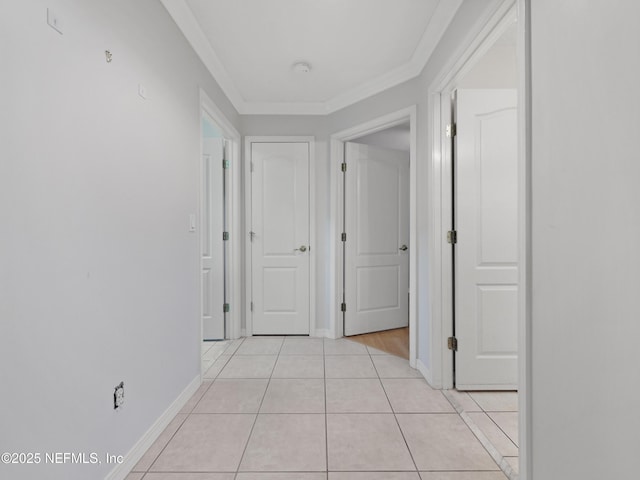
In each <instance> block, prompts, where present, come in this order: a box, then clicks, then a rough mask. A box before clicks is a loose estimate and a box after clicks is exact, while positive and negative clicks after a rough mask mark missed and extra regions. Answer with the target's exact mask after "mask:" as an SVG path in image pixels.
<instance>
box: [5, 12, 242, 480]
mask: <svg viewBox="0 0 640 480" xmlns="http://www.w3.org/2000/svg"><path fill="white" fill-rule="evenodd" d="M2 6H3V11H4V14H3V15H1V16H0V36H1V37H0V58H1V59H2V74H1V75H0V219H1V227H0V228H1V229H2V230H1V235H0V292H2V293H1V294H0V338H2V348H0V385H1V387H0V389H1V391H2V401H1V404H2V408H1V409H0V451H2V452H5V451H8V452H86V453H89V452H97V453H99V454H100V455H101V456H102V455H103V454H105V453H107V452H108V453H111V454H114V455H124V454H126V453H127V452H128V451H129V449H130V448H131V447H132V446H133V445H134V443H135V442H136V441H138V440H139V439H140V438H141V437H142V435H143V434H144V432H145V431H146V430H147V429H148V428H149V427H150V426H151V425H152V424H153V422H154V421H156V420H157V419H158V418H159V417H160V416H161V414H162V413H163V412H164V411H165V409H166V408H167V407H168V406H169V405H170V404H171V403H172V402H173V401H174V400H175V399H176V398H177V397H178V396H179V394H180V393H181V392H182V391H183V390H184V389H185V387H187V385H188V384H189V383H190V382H191V381H192V380H194V379H195V378H196V377H197V376H198V375H199V373H200V362H199V355H200V346H199V337H200V320H199V294H198V284H197V279H198V246H197V238H198V237H197V235H196V234H192V233H188V232H187V227H188V215H189V214H190V213H192V212H193V213H195V212H197V205H198V203H197V192H198V177H197V173H198V159H199V153H200V108H199V88H198V87H199V86H202V87H203V88H204V89H205V90H206V91H207V93H208V94H209V96H210V97H211V98H213V99H214V100H215V101H216V102H217V103H218V106H219V107H220V109H221V110H223V111H224V112H225V114H226V115H227V116H228V118H229V120H230V121H232V122H233V123H235V124H236V125H238V124H239V117H238V115H237V113H236V112H235V110H234V109H233V107H231V105H230V104H229V102H228V101H227V100H226V98H225V97H224V95H223V94H222V93H221V91H220V89H219V88H218V86H217V85H216V84H215V83H214V81H213V80H212V78H211V77H210V76H209V75H208V73H207V71H206V70H205V68H204V67H203V66H202V65H201V63H200V61H199V60H198V59H197V57H196V55H195V54H194V53H193V51H192V50H191V49H190V48H189V47H188V45H187V43H186V41H185V40H184V37H183V36H182V34H181V33H180V32H179V31H178V29H177V27H176V26H175V25H174V23H173V21H172V20H171V19H170V17H169V15H168V14H167V13H166V11H165V10H164V9H163V8H162V6H161V5H160V3H159V2H157V1H155V0H136V1H135V2H131V1H127V0H111V1H109V2H105V1H101V0H49V1H48V2H45V1H41V0H30V1H28V2H25V1H21V0H11V1H7V0H5V1H3V2H2ZM47 7H51V8H53V9H54V10H55V11H56V12H57V14H58V15H59V16H60V17H61V18H62V20H63V25H64V35H60V34H58V33H57V32H56V31H54V30H53V29H51V28H50V27H48V26H47V24H46V8H47ZM107 49H108V50H111V52H112V53H113V61H112V63H106V61H105V54H104V51H105V50H107ZM139 82H141V83H143V84H144V85H145V86H146V88H147V93H148V99H147V100H143V99H142V98H140V97H139V96H138V92H137V90H138V83H139ZM121 380H124V382H125V404H124V407H123V408H122V409H121V411H119V412H117V413H116V412H114V410H113V408H112V394H113V388H114V387H115V385H116V384H117V383H119V382H120V381H121ZM112 468H113V466H112V465H106V464H104V463H103V464H102V465H100V466H95V465H89V466H79V465H54V466H52V465H44V464H40V465H37V466H36V465H30V466H27V465H17V466H6V465H0V477H2V478H11V479H33V478H60V479H62V478H64V479H69V480H73V479H79V480H80V479H82V480H86V479H98V478H100V479H101V478H104V477H105V475H106V474H107V473H108V472H109V471H110V470H111V469H112Z"/></svg>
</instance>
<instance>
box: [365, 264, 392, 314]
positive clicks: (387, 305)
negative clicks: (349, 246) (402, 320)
mask: <svg viewBox="0 0 640 480" xmlns="http://www.w3.org/2000/svg"><path fill="white" fill-rule="evenodd" d="M399 283H400V266H399V265H389V266H375V267H360V268H358V274H357V285H358V303H357V309H358V312H372V311H380V310H389V309H396V308H398V307H399V306H400V305H399V298H398V290H399V287H400V285H399Z"/></svg>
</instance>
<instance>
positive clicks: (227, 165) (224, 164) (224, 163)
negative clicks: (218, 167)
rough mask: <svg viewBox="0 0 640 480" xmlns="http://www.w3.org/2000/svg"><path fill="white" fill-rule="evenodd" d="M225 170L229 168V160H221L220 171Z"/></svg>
mask: <svg viewBox="0 0 640 480" xmlns="http://www.w3.org/2000/svg"><path fill="white" fill-rule="evenodd" d="M227 168H229V160H227V159H225V158H223V159H222V169H223V170H226V169H227Z"/></svg>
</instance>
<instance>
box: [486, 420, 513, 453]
mask: <svg viewBox="0 0 640 480" xmlns="http://www.w3.org/2000/svg"><path fill="white" fill-rule="evenodd" d="M491 413H513V412H484V414H485V415H486V416H487V417H488V418H489V420H491V421H492V422H493V424H494V425H495V426H496V427H498V429H499V430H500V431H501V432H502V433H503V434H504V436H505V437H507V438H508V439H509V441H510V442H511V443H513V445H514V446H515V447H516V448H517V449H518V456H520V447H519V446H518V445H516V442H514V441H513V440H512V439H511V436H510V435H509V434H508V433H507V432H505V431H504V429H503V428H502V427H501V426H500V424H499V423H498V422H496V421H495V420H494V419H493V417H492V416H491Z"/></svg>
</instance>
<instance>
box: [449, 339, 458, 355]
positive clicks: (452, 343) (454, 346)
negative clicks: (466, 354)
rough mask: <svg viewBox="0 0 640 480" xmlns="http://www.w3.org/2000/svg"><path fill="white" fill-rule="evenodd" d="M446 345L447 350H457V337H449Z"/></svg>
mask: <svg viewBox="0 0 640 480" xmlns="http://www.w3.org/2000/svg"><path fill="white" fill-rule="evenodd" d="M447 346H448V347H449V350H453V351H454V352H457V351H458V339H457V338H456V337H449V338H448V339H447Z"/></svg>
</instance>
